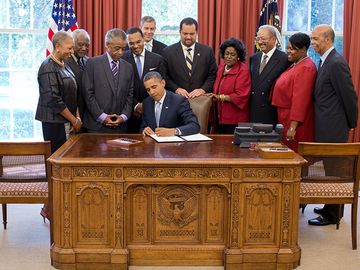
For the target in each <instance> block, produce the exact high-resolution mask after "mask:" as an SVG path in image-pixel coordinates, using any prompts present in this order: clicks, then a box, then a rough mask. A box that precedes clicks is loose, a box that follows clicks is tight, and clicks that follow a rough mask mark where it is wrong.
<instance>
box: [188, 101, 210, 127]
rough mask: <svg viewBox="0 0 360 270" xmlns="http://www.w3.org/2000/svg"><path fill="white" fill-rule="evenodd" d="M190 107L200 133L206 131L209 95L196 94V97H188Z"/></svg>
mask: <svg viewBox="0 0 360 270" xmlns="http://www.w3.org/2000/svg"><path fill="white" fill-rule="evenodd" d="M188 100H189V103H190V107H191V109H192V110H193V112H194V114H195V115H196V117H197V119H198V122H199V125H200V133H203V134H206V133H208V132H207V130H208V122H209V113H210V107H211V97H208V96H205V95H203V96H198V97H196V98H189V99H188Z"/></svg>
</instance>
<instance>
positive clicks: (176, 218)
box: [157, 186, 198, 228]
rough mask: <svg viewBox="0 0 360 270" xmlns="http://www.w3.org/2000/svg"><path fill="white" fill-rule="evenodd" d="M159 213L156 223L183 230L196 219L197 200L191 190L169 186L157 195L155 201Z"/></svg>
mask: <svg viewBox="0 0 360 270" xmlns="http://www.w3.org/2000/svg"><path fill="white" fill-rule="evenodd" d="M157 203H158V207H159V213H158V216H157V218H158V221H159V222H160V223H161V224H162V225H167V226H169V225H171V224H175V225H176V226H178V227H179V228H183V227H185V226H186V225H188V224H189V223H191V222H192V221H194V220H196V219H198V215H197V214H195V213H194V212H195V209H196V208H197V206H198V199H197V197H196V195H195V194H194V193H193V192H192V190H191V188H188V187H185V186H169V187H166V188H164V190H163V191H162V192H161V193H160V194H159V196H158V199H157Z"/></svg>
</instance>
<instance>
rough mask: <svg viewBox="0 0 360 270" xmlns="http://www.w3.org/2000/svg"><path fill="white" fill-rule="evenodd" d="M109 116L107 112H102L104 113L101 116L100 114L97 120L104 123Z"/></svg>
mask: <svg viewBox="0 0 360 270" xmlns="http://www.w3.org/2000/svg"><path fill="white" fill-rule="evenodd" d="M107 116H108V115H107V114H106V113H102V114H100V116H99V118H98V119H97V121H98V122H100V123H101V124H102V123H104V121H105V118H106V117H107Z"/></svg>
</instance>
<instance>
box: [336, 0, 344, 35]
mask: <svg viewBox="0 0 360 270" xmlns="http://www.w3.org/2000/svg"><path fill="white" fill-rule="evenodd" d="M343 26H344V0H336V5H335V25H334V28H335V31H341V32H342V31H343Z"/></svg>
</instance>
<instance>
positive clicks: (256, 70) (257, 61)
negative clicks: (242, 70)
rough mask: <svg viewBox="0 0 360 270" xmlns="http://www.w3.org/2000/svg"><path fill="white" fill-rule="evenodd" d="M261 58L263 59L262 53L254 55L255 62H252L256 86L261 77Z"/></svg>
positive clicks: (253, 78)
mask: <svg viewBox="0 0 360 270" xmlns="http://www.w3.org/2000/svg"><path fill="white" fill-rule="evenodd" d="M260 59H261V54H257V55H255V56H254V57H253V62H252V69H253V70H252V80H253V81H254V85H255V86H256V85H257V83H258V78H259V67H260Z"/></svg>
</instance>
